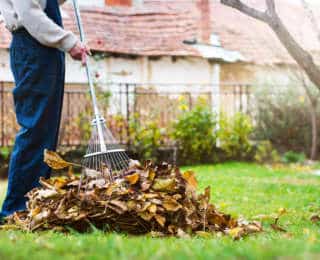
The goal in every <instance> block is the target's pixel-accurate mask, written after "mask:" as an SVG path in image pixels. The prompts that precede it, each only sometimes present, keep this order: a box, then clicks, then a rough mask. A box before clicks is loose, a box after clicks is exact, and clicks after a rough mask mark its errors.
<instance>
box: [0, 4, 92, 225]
mask: <svg viewBox="0 0 320 260" xmlns="http://www.w3.org/2000/svg"><path fill="white" fill-rule="evenodd" d="M63 2H65V0H0V13H1V14H2V16H3V17H4V21H5V24H6V27H7V28H8V30H9V31H11V32H12V36H13V37H12V43H11V46H10V59H11V69H12V72H13V75H14V79H15V88H14V89H13V97H14V104H15V111H16V117H17V121H18V123H19V125H20V126H21V128H20V130H19V132H18V134H17V136H16V140H15V145H14V148H13V152H12V156H11V160H10V165H9V182H8V190H7V195H6V198H5V201H4V204H3V207H2V211H1V213H0V219H3V218H4V217H6V216H8V215H10V214H12V213H14V212H16V211H20V210H24V209H25V207H26V198H25V194H26V193H28V192H29V191H30V190H31V189H33V188H35V187H37V186H39V179H40V177H44V178H49V177H50V169H49V168H48V167H47V166H46V165H45V164H44V163H43V151H44V149H50V150H55V149H56V145H57V139H58V132H59V126H60V117H61V109H62V101H63V92H64V76H65V55H64V52H68V53H69V54H70V55H71V57H72V58H73V59H75V60H82V61H83V62H85V57H86V54H88V49H87V48H86V47H85V46H84V45H83V44H81V42H80V41H79V40H78V38H77V37H76V36H75V35H74V34H73V33H72V32H69V31H65V30H64V29H63V26H62V18H61V13H60V9H59V5H60V4H62V3H63Z"/></svg>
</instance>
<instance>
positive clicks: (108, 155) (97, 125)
mask: <svg viewBox="0 0 320 260" xmlns="http://www.w3.org/2000/svg"><path fill="white" fill-rule="evenodd" d="M72 1H73V6H74V10H75V16H76V20H77V25H78V28H79V32H80V39H81V41H82V42H83V43H84V42H85V34H84V30H83V26H82V21H81V15H80V8H79V4H78V1H77V0H72ZM86 74H87V77H88V83H89V86H90V94H91V98H92V103H93V111H94V119H93V120H92V133H91V138H90V141H89V145H88V148H87V153H86V155H85V156H84V158H83V161H82V165H83V166H84V167H85V168H87V169H92V170H95V171H98V172H101V173H103V174H105V172H106V170H107V172H108V176H109V179H110V181H112V180H113V179H114V174H119V173H121V171H123V170H125V169H127V168H128V166H129V162H130V158H129V157H128V155H127V153H126V151H125V150H124V149H122V148H121V146H120V145H119V144H118V143H117V141H116V139H115V138H114V137H113V135H112V133H111V131H110V130H109V129H108V128H107V127H106V122H105V119H104V118H103V116H102V115H101V113H100V111H99V108H98V103H97V96H96V92H95V86H94V83H93V80H92V76H91V68H90V60H89V57H88V59H87V62H86Z"/></svg>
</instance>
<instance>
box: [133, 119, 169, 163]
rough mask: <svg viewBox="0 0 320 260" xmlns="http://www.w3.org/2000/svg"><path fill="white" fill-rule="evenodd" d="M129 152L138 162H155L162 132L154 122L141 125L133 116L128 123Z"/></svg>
mask: <svg viewBox="0 0 320 260" xmlns="http://www.w3.org/2000/svg"><path fill="white" fill-rule="evenodd" d="M129 127H130V128H129V129H130V150H131V152H133V153H134V154H135V155H136V156H138V159H139V160H156V159H157V157H158V152H159V147H160V146H161V144H162V142H163V136H164V134H163V131H162V129H160V128H159V126H158V123H157V122H156V121H149V122H145V123H142V122H140V120H139V118H138V116H135V118H134V119H133V120H131V122H130V123H129Z"/></svg>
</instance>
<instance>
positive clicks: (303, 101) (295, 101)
mask: <svg viewBox="0 0 320 260" xmlns="http://www.w3.org/2000/svg"><path fill="white" fill-rule="evenodd" d="M254 96H255V98H254V99H255V101H256V102H255V104H256V107H255V109H254V111H255V118H254V119H255V131H254V132H255V133H254V138H255V139H256V140H269V141H270V142H271V143H272V145H273V146H274V147H275V148H276V149H277V150H278V151H280V152H284V151H290V150H291V151H295V152H303V153H305V154H309V153H310V151H309V148H310V147H311V143H312V136H311V132H312V131H311V123H310V108H309V103H308V102H309V101H308V99H307V97H306V95H305V93H304V92H303V91H302V90H301V88H298V87H297V86H287V87H286V86H282V87H272V86H271V85H268V86H266V87H263V86H259V88H257V90H256V91H255V93H254ZM317 117H318V118H320V108H318V110H317ZM319 127H320V121H319V120H318V128H319ZM319 129H320V128H319Z"/></svg>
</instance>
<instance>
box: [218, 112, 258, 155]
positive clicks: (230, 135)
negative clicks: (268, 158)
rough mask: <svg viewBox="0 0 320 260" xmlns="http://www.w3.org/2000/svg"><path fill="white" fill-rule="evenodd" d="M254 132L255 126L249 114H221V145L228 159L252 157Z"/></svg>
mask: <svg viewBox="0 0 320 260" xmlns="http://www.w3.org/2000/svg"><path fill="white" fill-rule="evenodd" d="M252 132H253V126H252V122H251V119H250V117H249V116H247V115H245V114H242V113H236V114H235V115H234V116H231V117H227V116H226V115H223V114H222V115H221V118H220V130H219V131H218V138H219V146H220V148H221V149H222V150H223V151H224V152H225V154H226V156H227V159H239V160H243V159H248V158H249V157H250V155H251V152H252V148H253V146H252V145H251V143H250V135H251V134H252Z"/></svg>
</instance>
